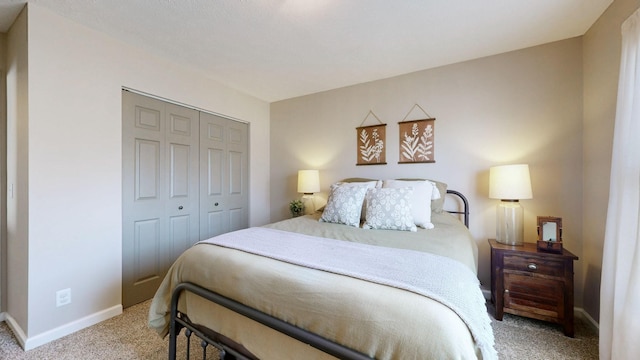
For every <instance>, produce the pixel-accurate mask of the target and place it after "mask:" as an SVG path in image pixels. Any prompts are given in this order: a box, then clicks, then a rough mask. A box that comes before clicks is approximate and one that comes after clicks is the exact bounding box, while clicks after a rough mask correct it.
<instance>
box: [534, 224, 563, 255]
mask: <svg viewBox="0 0 640 360" xmlns="http://www.w3.org/2000/svg"><path fill="white" fill-rule="evenodd" d="M537 230H538V250H540V251H547V252H552V253H562V218H560V217H553V216H538V227H537Z"/></svg>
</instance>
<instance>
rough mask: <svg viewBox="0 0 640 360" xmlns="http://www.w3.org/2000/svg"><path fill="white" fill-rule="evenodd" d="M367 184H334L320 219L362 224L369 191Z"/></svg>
mask: <svg viewBox="0 0 640 360" xmlns="http://www.w3.org/2000/svg"><path fill="white" fill-rule="evenodd" d="M367 189H368V188H367V187H366V186H352V185H349V184H344V185H338V184H333V185H331V188H330V189H329V198H328V199H327V205H325V207H324V211H323V212H322V216H321V217H320V221H322V222H328V223H336V224H345V225H349V226H355V227H359V226H360V215H361V212H362V203H363V202H364V196H365V194H366V193H367Z"/></svg>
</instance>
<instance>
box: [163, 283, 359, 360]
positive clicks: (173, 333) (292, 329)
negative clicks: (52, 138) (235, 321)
mask: <svg viewBox="0 0 640 360" xmlns="http://www.w3.org/2000/svg"><path fill="white" fill-rule="evenodd" d="M185 291H187V292H191V293H193V294H196V295H198V296H200V297H203V298H205V299H207V300H209V301H212V302H214V303H216V304H218V305H221V306H224V307H226V308H228V309H229V310H232V311H234V312H236V313H238V314H240V315H243V316H246V317H248V318H250V319H252V320H254V321H257V322H259V323H261V324H263V325H266V326H268V327H270V328H272V329H274V330H277V331H279V332H281V333H283V334H285V335H287V336H290V337H292V338H294V339H296V340H299V341H301V342H304V343H306V344H309V345H310V346H313V347H314V348H316V349H318V350H321V351H323V352H325V353H327V354H330V355H333V356H335V357H337V358H339V359H353V360H361V359H362V360H364V359H368V360H371V359H372V358H371V357H369V356H367V355H365V354H362V353H360V352H357V351H355V350H353V349H350V348H348V347H345V346H344V345H341V344H338V343H335V342H333V341H331V340H328V339H325V338H323V337H321V336H319V335H317V334H314V333H312V332H309V331H307V330H304V329H302V328H299V327H297V326H294V325H291V324H289V323H287V322H285V321H282V320H280V319H277V318H275V317H273V316H270V315H268V314H265V313H263V312H261V311H258V310H256V309H254V308H251V307H248V306H246V305H243V304H241V303H239V302H237V301H234V300H231V299H229V298H227V297H224V296H222V295H220V294H217V293H215V292H212V291H210V290H207V289H205V288H202V287H200V286H198V285H195V284H193V283H188V282H186V283H181V284H178V286H176V288H175V289H174V290H173V294H172V297H171V320H170V321H171V322H170V329H169V360H175V359H176V353H177V338H178V334H179V333H180V331H181V330H182V329H183V328H185V329H186V330H185V335H186V336H187V342H190V339H191V336H192V335H193V334H195V335H196V336H197V337H198V338H199V339H201V340H202V343H201V346H202V347H203V351H204V352H203V354H204V357H203V359H206V347H207V346H208V345H211V346H213V347H215V348H216V349H218V351H219V352H220V359H243V360H244V359H249V360H254V359H257V358H256V357H255V356H253V355H252V354H251V353H250V352H248V351H247V350H246V349H245V348H243V347H241V346H239V344H237V343H235V342H233V341H232V340H231V339H228V338H225V337H223V336H220V335H219V334H215V333H214V332H213V331H210V330H208V329H206V328H203V327H201V326H198V325H195V324H192V323H191V322H190V321H189V319H188V317H187V316H186V315H185V314H182V313H180V312H178V299H179V298H180V295H181V294H182V293H183V292H185ZM188 349H189V345H187V358H189V350H188Z"/></svg>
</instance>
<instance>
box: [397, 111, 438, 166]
mask: <svg viewBox="0 0 640 360" xmlns="http://www.w3.org/2000/svg"><path fill="white" fill-rule="evenodd" d="M416 106H417V107H419V108H420V110H422V111H423V112H424V113H425V114H426V115H427V116H428V117H429V118H428V119H421V120H410V121H401V122H399V123H398V127H399V129H400V131H399V134H400V141H399V143H400V157H399V159H400V160H399V161H398V163H399V164H413V163H432V162H436V160H435V144H434V140H435V133H434V132H435V128H434V124H435V121H436V119H435V118H432V117H430V116H429V114H427V113H426V111H424V109H422V108H421V107H420V105H418V104H415V105H414V106H413V108H411V110H413V109H414V108H415V107H416ZM409 113H411V111H409ZM407 116H409V114H407ZM407 116H405V119H406V118H407Z"/></svg>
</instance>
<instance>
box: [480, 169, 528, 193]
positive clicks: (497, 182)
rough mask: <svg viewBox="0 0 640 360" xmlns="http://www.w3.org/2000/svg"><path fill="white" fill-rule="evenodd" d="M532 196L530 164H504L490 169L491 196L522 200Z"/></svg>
mask: <svg viewBox="0 0 640 360" xmlns="http://www.w3.org/2000/svg"><path fill="white" fill-rule="evenodd" d="M532 197H533V193H532V191H531V177H530V175H529V165H526V164H519V165H502V166H494V167H492V168H490V169H489V198H491V199H502V200H520V199H531V198H532Z"/></svg>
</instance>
